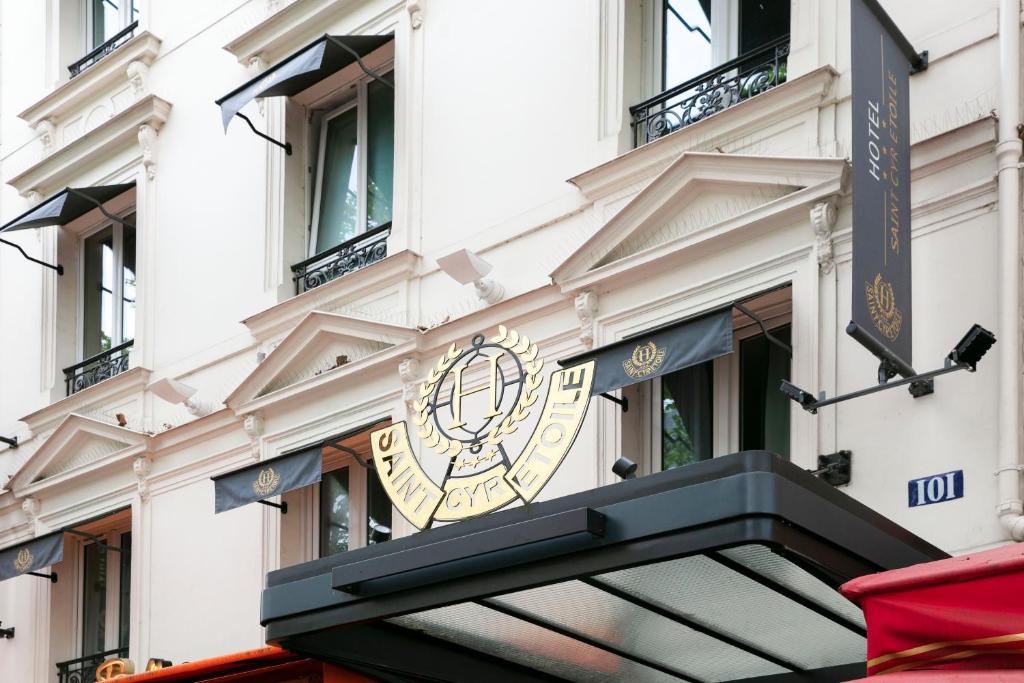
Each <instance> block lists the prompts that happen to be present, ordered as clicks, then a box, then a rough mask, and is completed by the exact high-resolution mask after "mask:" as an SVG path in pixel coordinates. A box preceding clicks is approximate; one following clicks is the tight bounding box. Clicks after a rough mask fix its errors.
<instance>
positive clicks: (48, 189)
mask: <svg viewBox="0 0 1024 683" xmlns="http://www.w3.org/2000/svg"><path fill="white" fill-rule="evenodd" d="M170 113H171V103H170V102H167V101H166V100H162V99H160V98H159V97H157V96H156V95H148V96H146V97H144V98H142V99H141V100H139V101H138V102H136V103H134V104H133V105H131V106H130V107H128V108H127V109H125V110H124V111H122V112H120V113H118V114H116V115H114V116H113V117H111V118H110V119H109V120H107V121H105V122H104V123H102V124H100V125H99V126H97V127H96V128H94V129H92V130H91V131H89V133H88V134H86V135H83V136H82V137H80V138H78V139H77V140H74V141H73V142H71V143H69V144H67V145H65V146H64V147H62V148H61V149H59V150H57V151H56V152H54V153H53V154H51V155H50V156H48V157H46V158H45V159H43V160H42V161H39V162H38V163H35V164H33V165H32V166H29V167H28V168H27V169H25V170H24V171H22V172H20V173H18V175H16V176H14V177H13V178H11V179H10V180H8V181H7V182H8V184H9V185H11V186H13V187H14V189H16V190H17V191H18V192H19V193H20V194H22V195H23V196H24V195H25V193H26V192H29V191H32V190H35V191H37V192H40V193H42V194H43V195H50V194H52V193H53V192H55V191H56V190H58V189H60V188H61V187H63V186H65V185H68V184H69V183H70V182H72V181H73V180H74V179H76V178H78V177H80V176H81V175H82V174H83V172H84V171H86V170H87V169H89V168H91V167H92V166H94V165H95V164H96V162H97V161H98V160H99V159H100V158H101V157H104V156H110V155H111V154H114V153H116V152H117V151H120V150H121V149H123V148H125V147H126V146H128V145H131V144H137V142H138V138H137V134H138V129H139V127H140V126H143V125H148V126H150V127H152V128H153V129H154V130H159V129H160V127H161V126H162V125H163V124H164V122H165V121H166V120H167V117H168V115H169V114H170Z"/></svg>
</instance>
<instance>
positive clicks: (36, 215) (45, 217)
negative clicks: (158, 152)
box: [0, 183, 135, 275]
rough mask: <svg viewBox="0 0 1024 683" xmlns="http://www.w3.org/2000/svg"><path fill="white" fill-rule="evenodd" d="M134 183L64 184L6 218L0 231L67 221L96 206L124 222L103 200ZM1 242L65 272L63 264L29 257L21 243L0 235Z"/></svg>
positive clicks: (40, 263)
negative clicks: (110, 211)
mask: <svg viewBox="0 0 1024 683" xmlns="http://www.w3.org/2000/svg"><path fill="white" fill-rule="evenodd" d="M133 187H135V183H123V184H120V185H96V186H93V187H65V188H64V189H63V190H61V191H60V192H58V193H56V194H55V195H53V196H52V197H48V198H47V199H45V200H44V201H42V202H41V203H39V204H38V205H37V206H34V207H32V208H31V209H29V210H28V211H26V212H25V213H23V214H21V215H20V216H18V217H17V218H15V219H14V220H12V221H9V222H8V223H6V224H5V225H4V226H2V227H0V234H2V233H5V232H14V231H15V230H27V229H28V228H41V227H44V226H47V225H67V224H68V223H70V222H71V221H73V220H75V219H76V218H80V217H82V216H84V215H85V214H87V213H89V212H90V211H92V210H93V209H96V208H98V209H99V210H100V212H101V213H103V215H104V216H106V217H107V218H110V219H111V220H115V221H118V222H120V223H124V221H123V219H121V218H119V217H117V216H114V215H111V214H110V213H108V212H107V211H106V210H105V209H104V208H103V204H105V203H106V202H108V201H110V200H111V199H113V198H114V197H117V196H118V195H120V194H123V193H125V192H127V191H128V190H130V189H132V188H133ZM0 242H2V243H4V244H7V245H8V246H12V247H14V248H15V249H17V250H18V251H20V252H21V255H22V256H24V257H25V258H27V259H28V260H29V261H32V262H33V263H38V264H39V265H42V266H46V267H47V268H51V269H53V270H56V271H57V274H58V275H63V274H64V268H63V267H62V266H60V265H56V266H54V265H51V264H49V263H44V262H43V261H40V260H38V259H35V258H32V257H31V256H29V255H28V254H26V253H25V252H24V250H22V248H21V247H20V246H18V245H17V244H14V243H13V242H8V241H7V240H3V239H0Z"/></svg>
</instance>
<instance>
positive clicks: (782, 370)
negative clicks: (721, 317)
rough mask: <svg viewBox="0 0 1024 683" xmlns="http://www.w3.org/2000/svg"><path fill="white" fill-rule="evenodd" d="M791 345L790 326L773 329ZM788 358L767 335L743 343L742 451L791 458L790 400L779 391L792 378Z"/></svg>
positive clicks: (741, 387) (741, 388)
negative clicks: (781, 385)
mask: <svg viewBox="0 0 1024 683" xmlns="http://www.w3.org/2000/svg"><path fill="white" fill-rule="evenodd" d="M771 333H772V336H773V337H775V338H777V339H779V340H781V341H782V342H783V343H784V344H789V343H790V341H789V340H790V326H789V325H786V326H784V327H779V328H776V329H774V330H771ZM789 362H790V361H789V355H788V354H787V353H786V352H785V351H784V350H783V349H781V348H779V347H778V346H776V345H775V344H772V343H771V342H769V341H768V339H767V337H765V336H764V335H758V336H756V337H751V338H750V339H744V340H743V341H741V342H740V449H741V450H755V449H764V450H767V451H771V452H772V453H775V454H777V455H781V456H782V457H784V458H788V457H789V406H790V404H791V402H790V400H789V399H788V398H787V397H786V396H785V395H784V394H783V393H782V392H781V391H779V384H781V382H782V380H784V379H786V380H788V379H789Z"/></svg>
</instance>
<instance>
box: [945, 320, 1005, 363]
mask: <svg viewBox="0 0 1024 683" xmlns="http://www.w3.org/2000/svg"><path fill="white" fill-rule="evenodd" d="M995 343H996V336H995V335H994V334H992V333H991V332H989V331H988V330H986V329H985V328H984V327H982V326H981V325H978V324H974V325H971V329H969V330H967V334H965V335H964V337H963V339H961V340H960V341H958V342H957V343H956V346H954V347H953V350H952V351H950V352H949V355H948V356H946V357H947V358H949V359H950V360H951V361H953V362H954V363H957V364H959V365H966V366H967V367H969V368H970V369H971V372H974V371H975V370H977V369H978V361H980V360H981V359H982V357H983V356H984V355H985V354H986V353H987V352H988V350H989V349H991V348H992V345H993V344H995Z"/></svg>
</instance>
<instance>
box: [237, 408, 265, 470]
mask: <svg viewBox="0 0 1024 683" xmlns="http://www.w3.org/2000/svg"><path fill="white" fill-rule="evenodd" d="M263 428H264V425H263V418H262V417H260V416H259V415H257V414H255V413H250V414H249V415H246V416H245V419H244V420H243V421H242V429H244V430H245V435H246V436H248V437H249V446H250V448H252V459H253V460H259V459H260V437H261V436H263Z"/></svg>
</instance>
